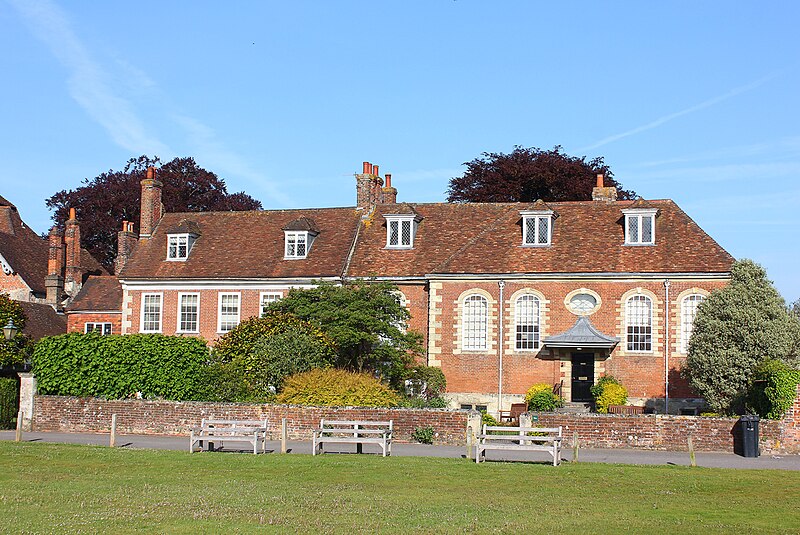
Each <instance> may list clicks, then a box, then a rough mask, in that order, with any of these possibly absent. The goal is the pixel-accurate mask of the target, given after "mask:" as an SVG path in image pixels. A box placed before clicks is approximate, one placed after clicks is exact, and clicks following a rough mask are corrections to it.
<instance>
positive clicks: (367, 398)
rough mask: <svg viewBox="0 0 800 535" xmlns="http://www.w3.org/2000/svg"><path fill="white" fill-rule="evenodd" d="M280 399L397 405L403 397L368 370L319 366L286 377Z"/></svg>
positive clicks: (322, 403)
mask: <svg viewBox="0 0 800 535" xmlns="http://www.w3.org/2000/svg"><path fill="white" fill-rule="evenodd" d="M277 401H278V402H279V403H290V404H293V405H317V406H333V407H396V406H397V405H398V403H399V402H400V399H399V397H398V395H397V394H396V393H394V392H392V391H391V390H390V389H389V388H388V387H387V386H386V385H384V384H383V383H381V382H380V381H378V380H377V379H375V378H374V377H372V376H371V375H369V374H366V373H354V372H348V371H345V370H340V369H335V368H328V369H319V368H317V369H314V370H310V371H307V372H304V373H299V374H296V375H292V376H290V377H287V378H286V379H285V381H284V383H283V392H281V393H280V394H279V395H278V397H277Z"/></svg>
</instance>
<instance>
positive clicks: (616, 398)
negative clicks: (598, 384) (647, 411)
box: [594, 383, 628, 414]
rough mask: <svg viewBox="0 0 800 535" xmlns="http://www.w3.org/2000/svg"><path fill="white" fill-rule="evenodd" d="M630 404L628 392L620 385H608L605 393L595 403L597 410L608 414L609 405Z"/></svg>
mask: <svg viewBox="0 0 800 535" xmlns="http://www.w3.org/2000/svg"><path fill="white" fill-rule="evenodd" d="M626 403H628V390H627V389H626V388H625V387H624V386H622V385H621V384H619V383H606V384H605V385H603V391H602V392H601V393H600V396H598V397H597V399H595V401H594V407H595V410H596V411H597V412H599V413H603V414H605V413H607V412H608V406H609V405H625V404H626Z"/></svg>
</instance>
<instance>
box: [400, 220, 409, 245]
mask: <svg viewBox="0 0 800 535" xmlns="http://www.w3.org/2000/svg"><path fill="white" fill-rule="evenodd" d="M402 223H403V236H402V238H403V241H402V245H408V246H410V245H411V221H403V222H402Z"/></svg>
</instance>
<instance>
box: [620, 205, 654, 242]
mask: <svg viewBox="0 0 800 535" xmlns="http://www.w3.org/2000/svg"><path fill="white" fill-rule="evenodd" d="M656 212H658V210H656V209H646V210H645V209H636V210H623V211H622V213H623V214H625V245H637V246H638V245H655V244H656ZM634 219H635V220H636V221H637V223H636V236H632V234H631V223H630V222H631V221H632V220H634ZM645 219H646V220H648V221H650V240H649V241H644V240H643V239H642V228H643V227H644V224H643V222H644V221H645Z"/></svg>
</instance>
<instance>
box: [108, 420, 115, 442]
mask: <svg viewBox="0 0 800 535" xmlns="http://www.w3.org/2000/svg"><path fill="white" fill-rule="evenodd" d="M116 445H117V415H116V414H112V415H111V437H110V438H109V441H108V447H110V448H114V447H116Z"/></svg>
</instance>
